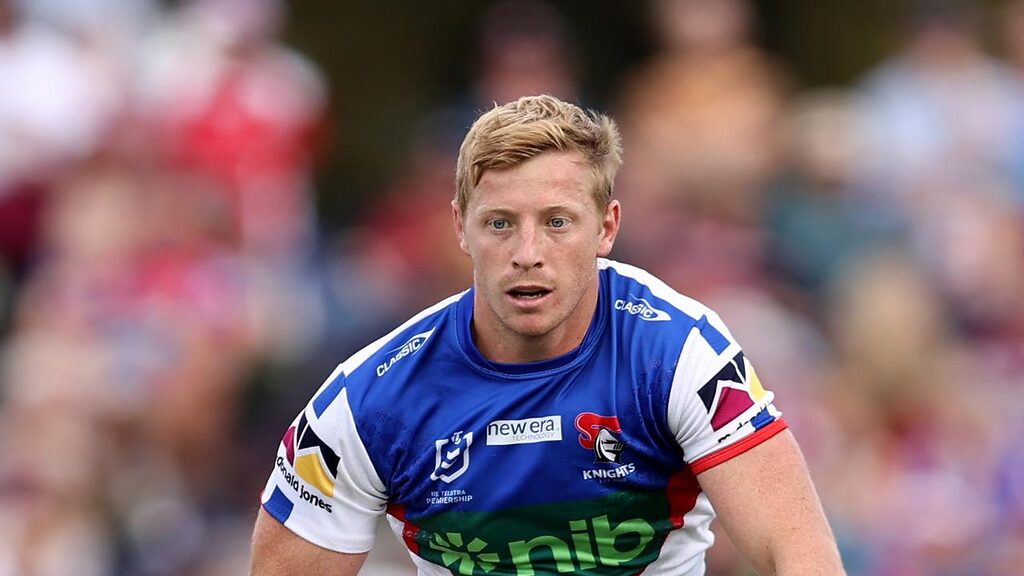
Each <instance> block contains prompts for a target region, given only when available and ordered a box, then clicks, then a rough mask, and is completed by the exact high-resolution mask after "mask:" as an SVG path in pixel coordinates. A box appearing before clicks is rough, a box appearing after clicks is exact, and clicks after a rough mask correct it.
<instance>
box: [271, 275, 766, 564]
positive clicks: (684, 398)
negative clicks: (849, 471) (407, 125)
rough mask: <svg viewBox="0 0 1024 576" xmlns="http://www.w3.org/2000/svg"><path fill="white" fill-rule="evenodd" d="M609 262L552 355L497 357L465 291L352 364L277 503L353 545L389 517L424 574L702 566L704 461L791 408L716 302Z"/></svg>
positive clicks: (302, 434) (342, 372)
mask: <svg viewBox="0 0 1024 576" xmlns="http://www.w3.org/2000/svg"><path fill="white" fill-rule="evenodd" d="M598 267H599V279H600V293H599V299H598V306H597V309H596V312H595V315H594V318H593V320H592V322H591V325H590V327H589V329H588V331H587V333H586V336H585V337H584V339H583V342H582V343H581V344H580V346H579V347H577V348H576V349H575V350H573V351H571V352H569V353H567V354H565V355H562V356H559V357H557V358H552V359H549V360H544V361H540V362H533V363H526V364H499V363H495V362H491V361H489V360H487V359H486V358H484V357H483V356H482V355H481V354H480V352H479V350H478V349H477V348H476V346H475V345H474V343H473V340H472V336H471V330H470V325H471V322H472V313H473V290H472V289H470V290H467V291H466V292H463V293H461V294H457V295H455V296H452V297H450V298H448V299H446V300H444V301H442V302H440V303H438V304H436V305H434V306H432V307H430V308H428V309H426V310H424V311H423V312H421V313H419V314H417V315H416V316H414V317H413V318H412V319H410V320H409V321H408V322H406V323H405V324H403V325H402V326H400V327H398V328H397V329H395V330H394V331H392V332H391V333H390V334H388V335H386V336H384V337H383V338H381V339H379V340H377V341H376V342H374V343H373V344H371V345H369V346H367V347H366V348H364V349H363V350H361V351H359V352H357V353H356V354H355V355H353V356H352V357H351V358H349V359H348V360H346V361H345V362H343V363H342V364H341V365H339V366H338V367H337V369H335V371H334V373H333V374H331V375H330V377H329V378H328V379H327V380H326V381H325V382H324V384H323V385H322V386H321V388H320V389H319V391H317V393H316V394H315V395H314V396H313V398H312V400H311V401H310V403H309V404H308V405H307V406H306V407H305V408H304V409H303V410H302V412H301V413H300V414H299V415H298V416H297V417H296V419H295V420H294V422H293V423H292V425H291V426H290V427H289V428H288V429H287V431H286V433H285V435H284V438H283V440H282V442H281V446H280V448H279V450H278V454H277V459H276V463H275V466H274V469H273V473H272V474H271V477H270V479H269V481H268V482H267V485H266V489H265V490H264V492H263V495H262V502H263V506H264V508H265V509H266V511H267V512H268V513H269V514H270V515H272V516H273V517H274V518H276V519H277V520H278V521H280V522H281V523H282V524H284V525H285V526H286V527H287V528H289V529H290V530H292V531H293V532H295V533H296V534H298V535H299V536H301V537H302V538H305V539H306V540H308V541H310V542H312V543H314V544H317V545H319V546H322V547H325V548H329V549H331V550H336V551H339V552H348V553H357V552H365V551H367V550H369V549H370V547H371V546H372V544H373V537H374V528H375V524H376V520H377V518H378V517H379V516H380V515H381V514H385V513H386V514H387V515H388V520H389V523H390V525H391V527H392V529H393V530H394V532H395V534H396V535H397V537H398V538H400V539H401V540H402V541H403V542H404V543H405V545H406V547H407V548H408V550H409V553H410V555H411V557H412V559H413V561H414V562H415V564H416V566H417V568H418V570H419V573H420V574H424V575H435V574H437V575H440V574H462V575H467V576H468V575H471V574H488V575H512V574H556V573H577V574H609V575H611V574H637V573H640V572H643V573H644V574H650V575H658V574H673V575H699V574H703V573H704V554H705V551H706V550H707V549H708V548H709V547H710V546H711V544H712V542H713V536H712V534H711V531H710V529H709V525H710V523H711V521H712V519H713V518H714V511H713V509H712V507H711V504H710V502H709V501H708V499H707V497H706V496H705V495H704V494H703V492H702V491H701V488H700V485H699V483H698V482H697V478H696V476H697V475H698V474H700V473H701V472H702V471H704V470H707V469H709V468H711V467H712V466H715V465H716V464H718V463H720V462H723V461H725V460H728V459H729V458H732V457H734V456H736V455H738V454H740V453H742V452H744V451H746V450H748V449H750V448H751V447H753V446H755V445H757V444H758V443H760V442H762V441H764V440H765V439H767V438H769V437H771V436H772V435H774V434H775V433H777V432H779V431H780V430H782V429H784V428H785V422H784V421H783V420H782V419H781V413H780V412H779V411H778V410H777V409H776V408H775V406H774V405H773V403H772V401H773V394H772V393H771V392H769V391H766V390H765V389H764V388H763V387H762V385H761V383H760V381H759V380H758V377H757V374H756V373H755V371H754V368H753V367H752V366H751V363H750V361H749V360H748V359H747V358H746V357H745V356H744V354H743V351H742V350H741V348H740V346H739V345H738V344H737V343H736V342H735V341H734V340H733V338H732V336H731V335H730V333H729V331H728V330H727V329H726V327H725V326H724V325H723V323H722V321H721V320H720V319H719V317H718V316H717V315H716V314H715V313H714V312H712V311H711V310H710V309H708V308H707V307H706V306H704V305H702V304H700V303H699V302H697V301H695V300H693V299H690V298H688V297H685V296H683V295H680V294H679V293H677V292H676V291H674V290H673V289H672V288H670V287H669V286H667V285H666V284H664V283H663V282H661V281H660V280H658V279H657V278H655V277H654V276H652V275H650V274H649V273H647V272H645V271H643V270H641V269H639V268H636V267H633V266H629V265H626V264H622V263H618V262H614V261H610V260H606V259H599V260H598Z"/></svg>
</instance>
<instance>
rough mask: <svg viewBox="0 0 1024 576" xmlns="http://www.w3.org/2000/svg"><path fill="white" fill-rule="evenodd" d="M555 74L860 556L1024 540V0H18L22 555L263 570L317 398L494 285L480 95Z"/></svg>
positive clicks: (99, 567) (22, 559)
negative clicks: (302, 420) (480, 239)
mask: <svg viewBox="0 0 1024 576" xmlns="http://www.w3.org/2000/svg"><path fill="white" fill-rule="evenodd" d="M357 4H358V5H357ZM542 92H544V93H551V94H555V95H557V96H560V97H562V98H565V99H569V100H572V101H575V102H578V103H580V104H582V105H584V106H586V107H593V108H596V109H600V110H603V111H606V112H609V113H611V114H612V115H614V116H615V117H616V118H617V119H618V121H619V123H620V126H621V128H622V132H623V136H624V138H625V147H626V164H625V167H624V169H623V171H622V173H621V175H620V178H619V180H618V185H617V189H616V195H617V196H618V197H619V198H620V199H621V201H622V204H623V214H624V225H623V229H622V233H621V235H620V238H619V242H618V244H617V245H616V248H615V251H614V252H613V257H614V258H616V259H620V260H625V261H629V262H631V263H633V264H637V265H640V266H643V267H646V268H648V269H649V270H650V271H652V272H653V273H655V274H657V275H659V276H661V277H662V278H663V279H665V280H666V281H668V282H669V283H670V284H672V285H673V286H675V287H676V288H677V289H679V290H680V291H683V292H685V293H687V294H690V295H692V296H694V297H697V298H699V299H701V300H703V301H704V302H705V303H707V304H709V305H710V306H712V307H714V308H716V309H717V310H718V311H719V312H720V314H721V315H722V317H723V318H724V319H725V321H726V322H727V323H728V324H729V325H730V326H731V328H732V331H733V333H734V335H736V337H737V338H738V339H739V341H740V342H741V343H742V344H743V345H744V347H745V349H746V350H747V353H748V355H749V356H750V357H751V358H752V359H753V360H754V362H755V363H756V365H757V366H758V371H759V373H760V374H761V376H762V379H763V380H764V381H765V382H766V384H768V385H769V387H770V388H772V389H774V390H775V391H776V393H777V394H778V397H779V398H780V401H779V405H780V407H781V408H782V409H783V410H784V412H785V413H786V417H787V420H788V421H789V422H790V425H791V427H792V429H793V431H794V433H795V434H796V436H797V438H798V439H799V441H800V442H801V445H802V447H803V449H804V451H805V452H806V456H807V458H808V460H809V463H810V466H811V469H812V473H813V475H814V477H815V479H816V482H817V486H818V489H819V491H820V493H821V497H822V500H823V502H824V504H825V507H826V509H827V512H828V515H829V517H830V519H831V522H832V525H833V527H834V529H835V531H836V533H837V536H838V539H839V543H840V547H841V549H842V553H843V556H844V559H845V562H846V565H847V568H848V570H849V573H850V574H851V575H854V576H860V575H865V576H867V575H870V576H896V575H899V576H930V575H938V576H945V575H982V576H987V575H1005V574H1011V573H1014V572H1015V571H1019V569H1020V568H1019V567H1020V566H1022V565H1024V451H1022V450H1021V449H1020V440H1019V438H1020V437H1021V434H1022V433H1024V297H1022V296H1024V226H1022V224H1024V1H1021V0H1005V1H995V0H993V1H976V2H971V1H956V0H921V1H914V0H907V1H901V2H891V1H883V0H861V1H853V0H831V1H830V0H790V1H787V2H770V1H768V0H764V1H745V0H651V1H647V2H618V1H613V0H593V1H586V2H584V1H582V0H574V1H563V2H558V3H554V2H552V3H547V2H544V1H542V0H502V1H498V2H459V1H456V0H438V1H434V2H429V3H424V2H409V1H406V2H398V1H395V2H376V3H370V2H366V3H356V2H339V3H328V2H295V3H291V4H287V3H285V2H284V1H283V0H190V1H178V2H169V1H158V0H0V436H2V437H3V438H5V442H4V447H3V448H2V449H0V576H63V575H71V574H74V575H76V576H105V575H113V576H170V575H199V576H206V575H211V576H212V575H228V574H243V573H245V571H246V569H247V563H248V545H249V535H250V532H251V528H252V522H253V519H254V517H255V509H256V506H257V504H258V495H259V492H260V490H261V488H262V486H263V484H264V482H265V479H266V477H267V475H268V474H269V473H270V470H271V466H272V461H273V455H274V453H275V452H276V449H277V445H278V442H279V440H280V437H281V435H282V433H283V431H284V430H285V428H286V427H287V425H288V423H289V422H290V420H291V418H292V417H293V416H294V414H296V413H297V411H298V410H299V409H300V408H301V407H302V406H303V404H304V403H305V402H306V401H307V399H308V398H309V397H310V396H311V394H312V393H313V392H314V391H315V390H316V389H317V387H318V386H319V385H320V383H321V382H322V381H323V379H324V378H325V377H326V376H327V375H328V374H329V373H330V372H331V370H332V369H333V367H334V366H335V365H336V364H337V363H338V362H340V361H341V360H343V359H344V358H345V357H347V356H348V355H349V354H351V353H352V352H354V351H355V350H357V349H358V348H360V347H362V346H363V345H365V344H367V343H369V342H371V341H372V340H374V339H376V338H377V337H379V336H380V335H382V334H384V333H386V332H387V331H389V330H390V329H391V328H392V327H393V326H394V325H396V324H397V323H399V322H400V321H402V320H404V319H405V318H406V317H408V316H409V315H411V314H412V313H414V312H416V311H418V310H419V309H421V308H423V307H425V306H427V305H429V304H431V303H433V302H435V301H437V300H439V299H440V298H442V297H445V296H447V295H449V294H451V293H454V292H456V291H458V290H461V289H463V288H465V287H466V286H468V282H469V275H468V262H467V261H466V259H465V258H464V257H463V256H462V255H461V254H460V253H459V252H458V250H457V246H456V243H455V241H454V237H453V236H452V233H451V231H450V223H449V219H450V214H449V207H448V201H449V199H450V198H451V196H452V194H453V192H454V185H453V179H454V178H453V172H454V163H455V158H456V155H457V150H458V145H459V143H460V141H461V139H462V137H463V135H464V133H465V131H466V130H467V128H468V126H469V124H470V123H471V122H472V120H473V118H474V117H475V115H476V114H477V113H478V112H480V111H483V110H486V109H488V108H490V107H491V106H492V105H493V103H494V102H498V103H504V102H506V101H508V100H511V99H514V98H516V97H518V96H521V95H525V94H534V93H542ZM378 542H379V544H378V547H377V548H376V549H375V550H374V552H373V553H372V556H371V560H370V562H369V563H368V565H367V567H366V568H365V569H364V573H366V574H370V575H371V576H372V575H387V574H410V573H412V569H411V568H410V564H409V562H408V560H407V559H405V558H404V557H403V554H404V552H403V551H402V550H401V548H400V547H399V546H398V544H397V543H396V542H395V540H394V538H393V537H391V536H390V535H387V534H382V535H381V537H380V538H379V539H378ZM709 564H710V568H709V575H711V576H740V575H745V574H748V573H749V571H748V569H747V567H746V566H745V565H744V563H743V562H742V561H741V560H739V559H738V558H737V556H736V554H735V552H734V551H733V550H732V548H731V546H730V544H729V542H728V539H727V538H724V537H722V538H720V539H719V541H718V543H717V544H716V545H715V547H714V548H713V550H712V553H711V556H710V561H709Z"/></svg>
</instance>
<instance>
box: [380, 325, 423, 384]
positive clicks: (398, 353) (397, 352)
mask: <svg viewBox="0 0 1024 576" xmlns="http://www.w3.org/2000/svg"><path fill="white" fill-rule="evenodd" d="M433 333H434V329H433V328H431V329H430V330H427V331H426V332H421V333H420V334H416V335H415V336H413V337H412V338H409V339H408V340H406V341H405V344H402V345H401V346H399V347H398V348H395V349H393V350H390V351H389V354H391V357H390V358H388V359H387V360H386V361H385V362H383V363H381V364H379V365H378V366H377V377H380V376H383V375H384V374H386V373H387V371H388V370H391V367H392V366H394V365H395V362H398V361H399V360H401V359H402V358H405V357H406V356H412V355H413V354H415V353H417V352H419V351H420V348H422V347H423V344H424V343H425V342H426V341H427V339H428V338H430V335H431V334H433Z"/></svg>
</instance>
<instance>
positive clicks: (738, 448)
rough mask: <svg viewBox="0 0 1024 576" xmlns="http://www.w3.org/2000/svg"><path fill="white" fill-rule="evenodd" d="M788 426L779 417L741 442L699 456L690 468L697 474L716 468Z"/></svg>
mask: <svg viewBox="0 0 1024 576" xmlns="http://www.w3.org/2000/svg"><path fill="white" fill-rule="evenodd" d="M786 428H787V425H786V421H785V420H783V419H781V418H779V419H778V420H776V421H774V422H772V423H771V424H769V425H767V426H765V427H764V428H761V429H760V430H758V431H757V432H754V433H753V434H751V435H750V436H747V437H746V438H744V439H743V440H740V441H739V442H737V443H735V444H733V445H731V446H726V447H725V448H723V449H721V450H719V451H718V452H712V453H711V454H708V455H707V456H704V457H702V458H698V459H697V461H696V462H693V463H692V464H690V469H691V470H693V474H694V475H695V476H696V475H697V474H700V473H701V472H705V471H707V470H710V469H712V468H714V467H715V466H718V465H719V464H721V463H722V462H725V461H727V460H731V459H733V458H735V457H736V456H739V455H740V454H743V453H744V452H746V451H747V450H750V449H751V448H753V447H754V446H757V445H758V444H760V443H761V442H764V441H765V440H767V439H769V438H771V437H772V436H775V435H776V434H778V433H779V432H782V431H783V430H785V429H786Z"/></svg>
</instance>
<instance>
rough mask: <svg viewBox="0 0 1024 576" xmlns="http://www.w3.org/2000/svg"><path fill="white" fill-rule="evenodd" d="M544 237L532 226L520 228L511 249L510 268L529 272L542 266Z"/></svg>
mask: <svg viewBox="0 0 1024 576" xmlns="http://www.w3.org/2000/svg"><path fill="white" fill-rule="evenodd" d="M543 242H544V237H543V235H542V234H540V233H539V232H538V231H537V229H536V228H535V227H533V226H522V227H521V228H520V231H519V234H518V235H517V238H516V243H515V246H514V247H513V249H512V267H513V268H516V269H517V270H529V269H530V268H540V267H542V266H544V256H543V254H544V250H543V246H542V245H541V244H542V243H543Z"/></svg>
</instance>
